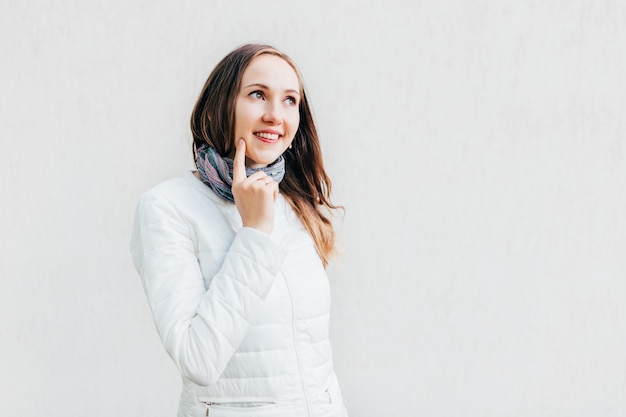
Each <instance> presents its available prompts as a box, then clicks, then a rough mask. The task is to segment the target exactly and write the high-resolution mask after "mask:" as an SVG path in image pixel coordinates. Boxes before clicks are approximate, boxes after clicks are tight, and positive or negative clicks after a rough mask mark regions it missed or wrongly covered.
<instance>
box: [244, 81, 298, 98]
mask: <svg viewBox="0 0 626 417" xmlns="http://www.w3.org/2000/svg"><path fill="white" fill-rule="evenodd" d="M250 87H259V88H263V89H265V90H269V89H270V88H269V87H268V86H266V85H265V84H261V83H253V84H249V85H247V86H245V87H244V88H250ZM284 92H285V93H290V94H297V95H300V92H299V91H298V90H293V89H291V88H288V89H286V90H285V91H284Z"/></svg>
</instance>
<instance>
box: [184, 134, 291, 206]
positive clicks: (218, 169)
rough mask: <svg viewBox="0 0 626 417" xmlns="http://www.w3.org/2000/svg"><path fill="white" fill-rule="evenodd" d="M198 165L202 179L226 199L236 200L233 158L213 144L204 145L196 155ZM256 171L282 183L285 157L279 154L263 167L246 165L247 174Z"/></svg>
mask: <svg viewBox="0 0 626 417" xmlns="http://www.w3.org/2000/svg"><path fill="white" fill-rule="evenodd" d="M196 167H198V172H199V173H200V179H201V180H202V182H203V183H205V184H206V185H207V186H209V188H211V190H213V191H214V192H215V194H217V195H218V196H220V197H221V198H223V199H224V200H228V201H231V202H234V201H235V199H234V198H233V192H232V186H233V160H232V159H231V158H228V157H222V156H221V155H220V154H218V153H217V150H216V149H215V148H213V147H211V146H208V145H203V146H201V147H200V149H198V152H197V155H196ZM256 171H263V172H265V173H266V174H267V175H268V176H269V177H272V178H273V179H274V181H276V182H277V183H280V182H281V181H282V179H283V178H284V176H285V158H283V156H282V155H281V156H279V157H278V159H277V160H276V161H274V162H273V163H271V164H270V165H268V166H266V167H263V168H248V167H246V175H247V176H248V177H249V176H250V175H252V174H254V173H255V172H256Z"/></svg>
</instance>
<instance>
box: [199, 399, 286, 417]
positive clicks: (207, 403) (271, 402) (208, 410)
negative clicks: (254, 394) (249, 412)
mask: <svg viewBox="0 0 626 417" xmlns="http://www.w3.org/2000/svg"><path fill="white" fill-rule="evenodd" d="M238 403H239V404H243V403H266V405H263V407H265V406H270V405H276V402H275V400H270V399H269V398H260V399H251V400H250V401H247V400H241V401H205V402H204V404H205V407H206V413H205V414H204V415H205V417H209V415H210V413H211V407H212V406H214V405H218V406H219V405H227V404H238Z"/></svg>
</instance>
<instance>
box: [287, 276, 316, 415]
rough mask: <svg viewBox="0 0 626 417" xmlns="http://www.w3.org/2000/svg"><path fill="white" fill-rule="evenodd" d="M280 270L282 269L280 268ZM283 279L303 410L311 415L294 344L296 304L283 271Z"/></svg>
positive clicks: (298, 357) (296, 347)
mask: <svg viewBox="0 0 626 417" xmlns="http://www.w3.org/2000/svg"><path fill="white" fill-rule="evenodd" d="M281 272H282V270H281ZM282 275H283V279H284V280H285V286H286V287H287V292H288V293H289V301H291V326H292V330H291V331H292V333H293V350H294V352H295V354H296V367H297V368H298V377H300V389H301V390H302V397H303V398H304V410H305V411H306V415H307V416H308V417H311V411H310V410H309V400H308V399H307V396H306V389H305V386H304V378H302V370H301V369H300V355H298V346H297V344H296V334H297V333H296V306H295V305H294V302H293V294H292V293H291V287H290V286H289V283H288V282H287V277H286V276H285V274H284V273H283V274H282Z"/></svg>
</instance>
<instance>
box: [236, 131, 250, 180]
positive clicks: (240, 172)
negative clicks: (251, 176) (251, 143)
mask: <svg viewBox="0 0 626 417" xmlns="http://www.w3.org/2000/svg"><path fill="white" fill-rule="evenodd" d="M246 178H247V175H246V142H245V141H244V140H243V139H239V142H237V148H236V149H235V158H234V159H233V182H236V181H241V180H245V179H246Z"/></svg>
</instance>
